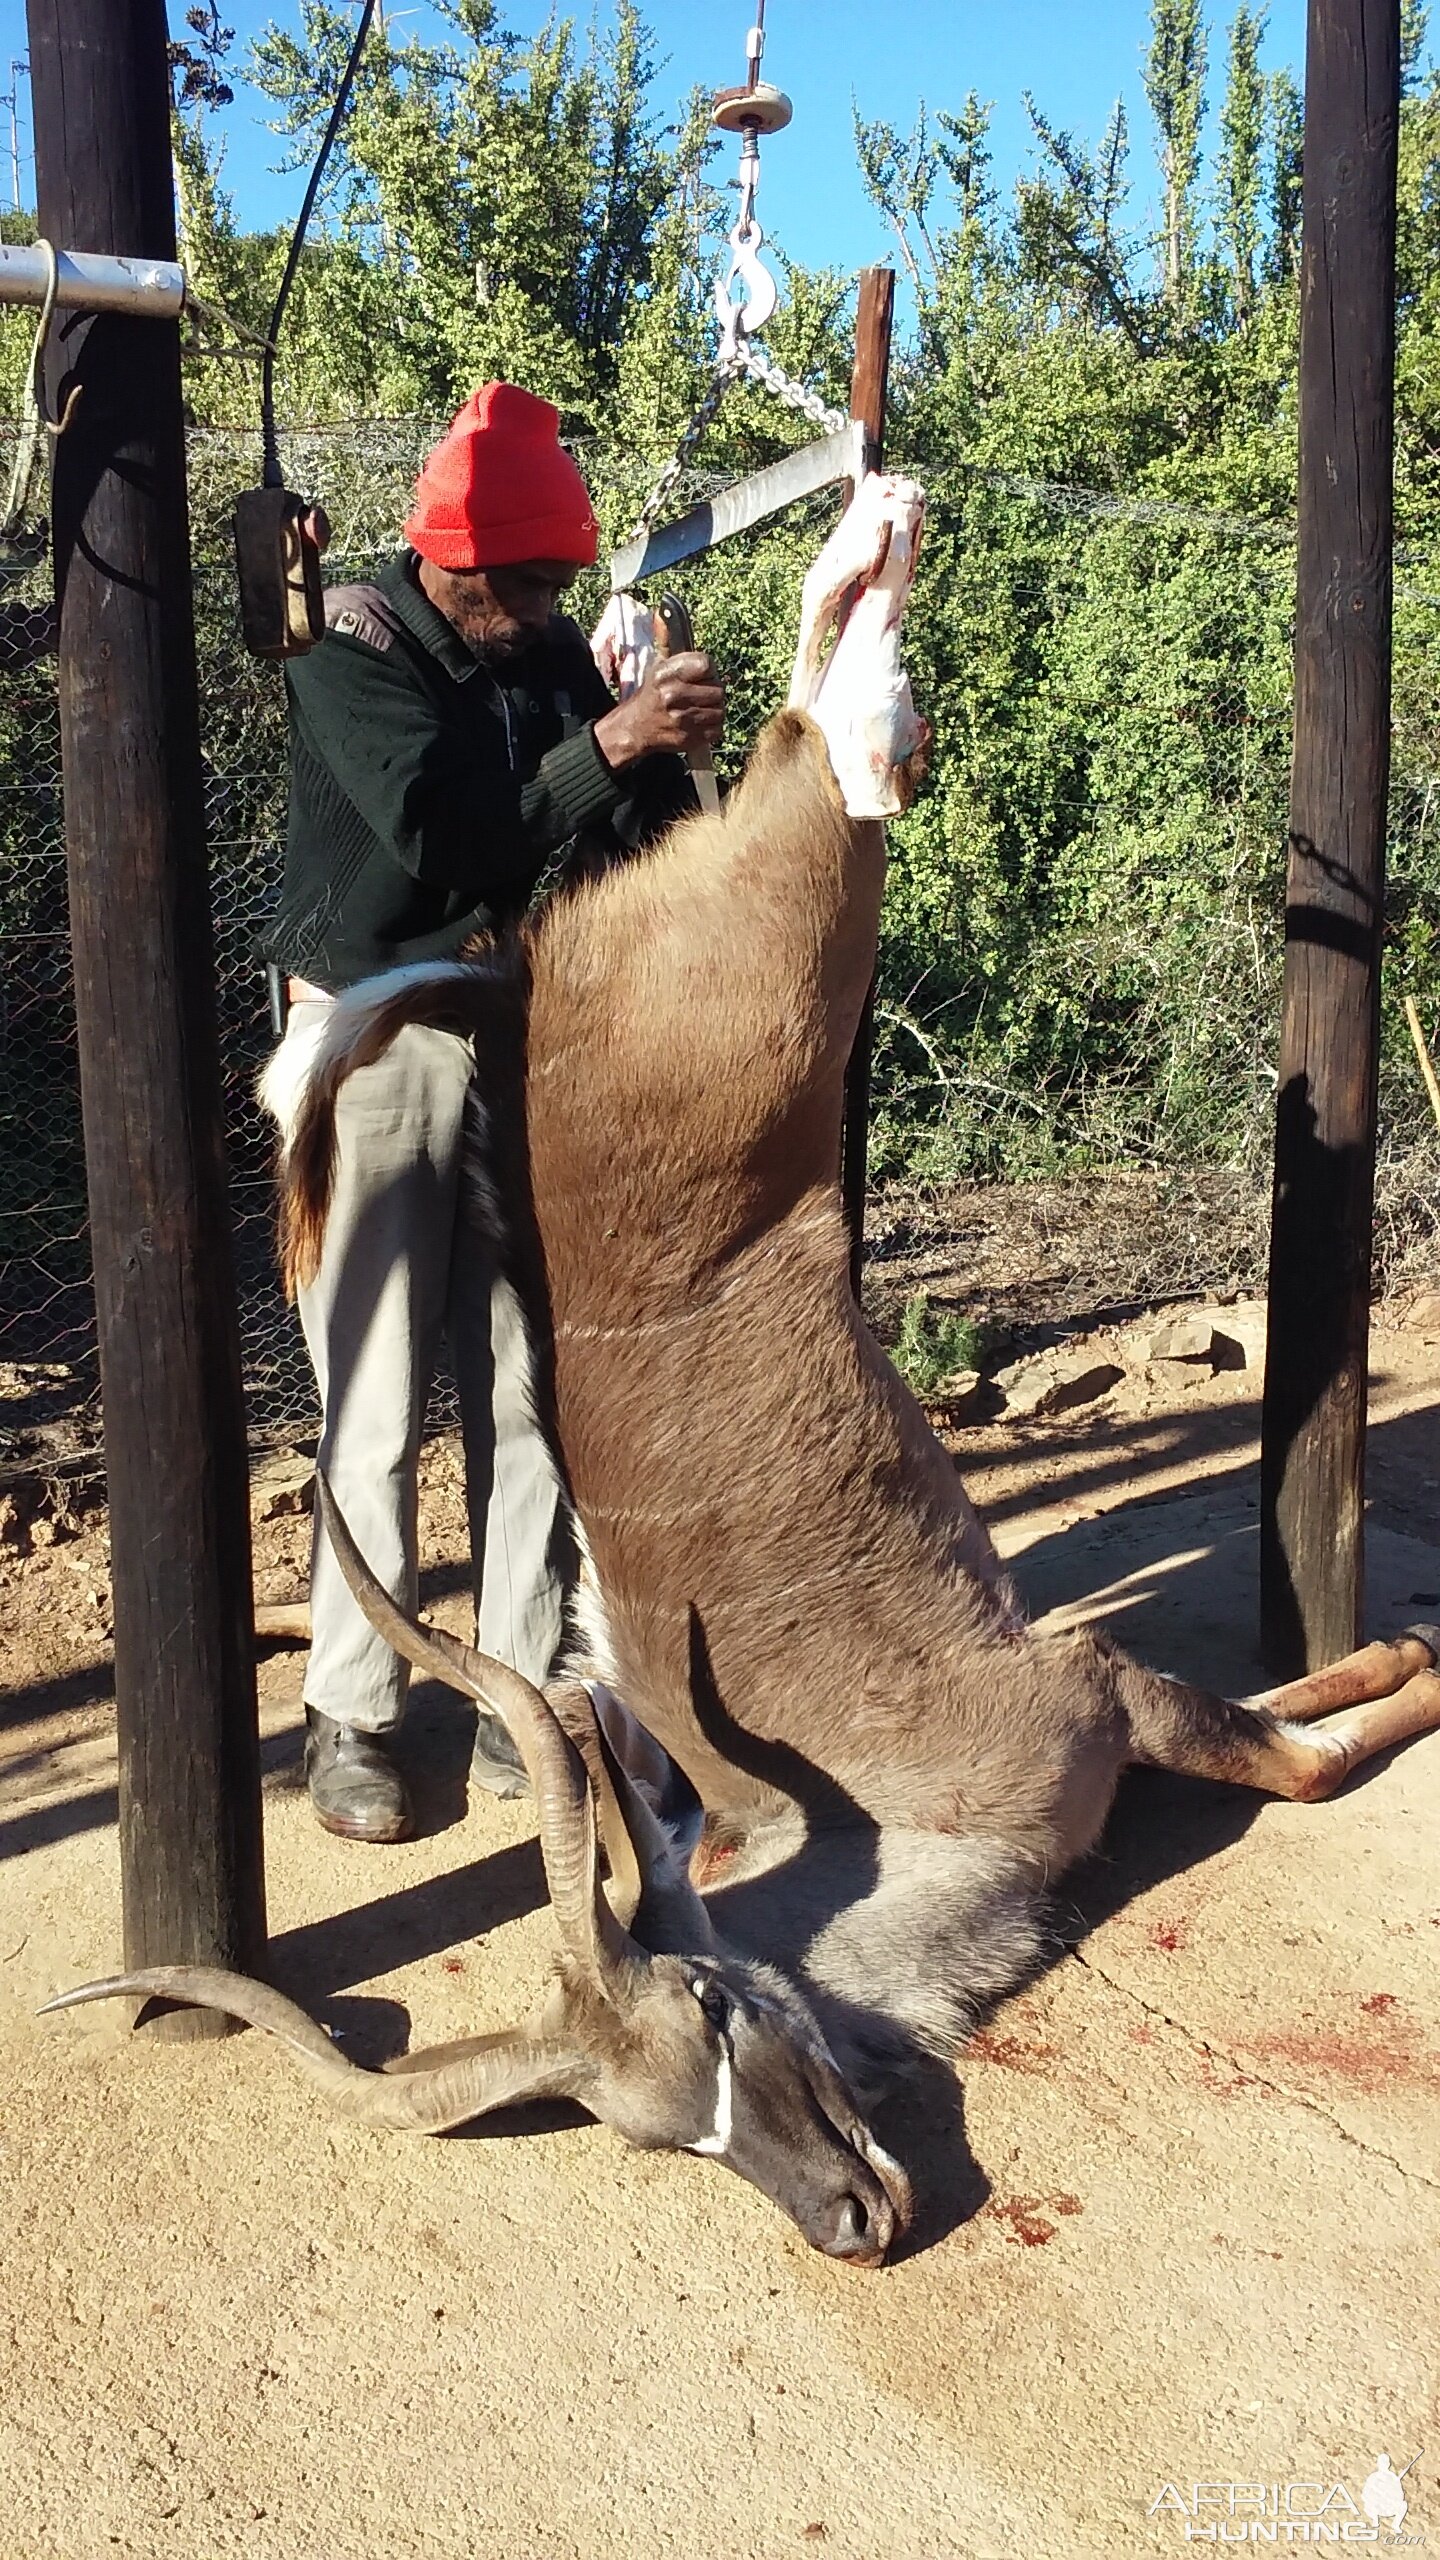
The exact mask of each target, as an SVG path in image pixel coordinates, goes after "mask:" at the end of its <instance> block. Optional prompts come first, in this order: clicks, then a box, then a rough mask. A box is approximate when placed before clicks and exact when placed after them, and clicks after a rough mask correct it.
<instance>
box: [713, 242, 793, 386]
mask: <svg viewBox="0 0 1440 2560" xmlns="http://www.w3.org/2000/svg"><path fill="white" fill-rule="evenodd" d="M729 241H730V251H731V257H730V272H729V274H728V275H727V276H726V277H725V278H724V280H723V282H722V280H721V279H720V277H718V276H717V277H716V279H715V310H716V315H717V317H718V319H719V322H720V347H719V352H718V356H717V362H718V363H720V364H735V363H738V361H739V359H740V357H741V356H742V354H743V352H744V349H743V346H742V343H741V342H742V340H744V339H747V338H752V337H754V336H756V335H757V333H758V332H759V331H760V330H761V329H763V328H764V326H765V323H766V321H767V320H768V319H770V317H771V316H772V314H773V312H774V309H775V305H776V304H777V302H778V301H779V299H780V287H779V285H778V284H777V283H776V281H775V278H774V277H773V276H772V274H771V273H770V270H769V268H768V267H766V266H763V265H762V264H761V260H760V252H761V250H762V248H763V247H764V245H765V234H764V232H763V231H762V230H761V228H760V225H759V223H758V222H757V221H756V219H755V216H754V214H753V213H750V212H748V211H747V212H746V213H743V214H742V215H741V217H740V220H739V221H738V222H737V223H736V225H735V228H734V230H733V231H732V232H731V233H730V234H729ZM737 284H741V285H743V286H744V288H745V298H744V300H743V301H742V302H737V301H736V300H735V287H736V285H737Z"/></svg>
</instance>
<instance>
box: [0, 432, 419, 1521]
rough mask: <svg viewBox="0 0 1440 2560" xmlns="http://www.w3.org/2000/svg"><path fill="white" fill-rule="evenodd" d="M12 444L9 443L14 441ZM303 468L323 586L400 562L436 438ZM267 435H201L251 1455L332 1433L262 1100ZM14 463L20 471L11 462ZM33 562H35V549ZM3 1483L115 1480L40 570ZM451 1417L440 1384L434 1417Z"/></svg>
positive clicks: (13, 1050) (27, 669) (9, 873)
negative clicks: (242, 627)
mask: <svg viewBox="0 0 1440 2560" xmlns="http://www.w3.org/2000/svg"><path fill="white" fill-rule="evenodd" d="M11 432H12V435H13V430H12V431H11ZM294 441H295V444H296V446H297V447H298V450H296V451H294V452H293V453H292V455H291V456H290V462H291V468H292V470H293V471H297V472H299V474H300V475H301V476H300V478H299V481H298V484H297V485H299V486H301V487H308V488H313V489H314V490H315V491H316V494H317V495H319V496H321V497H322V498H324V499H325V501H326V503H327V504H328V505H330V506H331V507H332V509H333V511H334V515H335V520H336V531H337V541H336V545H335V549H334V552H333V553H332V555H331V561H330V563H329V564H327V574H330V573H333V574H334V575H335V576H336V577H339V578H345V577H354V576H365V575H368V574H373V572H374V570H375V568H376V567H378V565H379V564H380V562H381V560H382V559H383V558H384V557H385V555H386V553H387V552H388V551H389V550H390V549H392V548H393V546H394V542H395V538H396V527H397V525H398V523H399V521H400V519H401V516H402V514H403V510H404V501H405V499H406V497H407V496H408V493H409V489H410V487H411V485H412V482H413V478H414V472H415V467H416V462H417V460H418V457H419V455H420V453H421V452H423V450H424V449H425V447H426V445H427V443H428V442H430V441H433V428H432V424H431V422H429V421H426V420H415V421H409V420H407V421H404V422H402V423H401V424H399V425H397V426H396V427H394V428H387V427H384V426H381V427H378V428H377V427H375V426H371V425H367V426H366V428H365V429H364V431H363V434H358V435H357V434H354V433H348V434H345V435H336V434H334V433H331V434H329V435H317V436H314V437H303V438H298V439H295V440H294ZM252 444H253V440H252V439H250V438H246V437H241V436H238V435H236V434H234V433H225V432H221V433H210V432H207V431H204V430H198V431H193V432H192V436H191V440H190V474H191V513H192V533H193V541H194V554H195V572H194V601H195V622H196V637H197V646H198V652H199V663H200V713H201V752H202V757H203V764H204V777H205V811H206V828H207V844H208V852H209V860H210V881H211V903H212V911H213V917H214V931H215V961H216V982H217V997H218V1009H219V1032H220V1052H221V1064H222V1071H223V1077H224V1094H225V1117H226V1132H227V1138H228V1144H229V1154H230V1176H231V1201H232V1209H233V1217H234V1235H235V1256H236V1268H237V1278H238V1286H239V1298H240V1325H241V1340H242V1351H243V1360H244V1376H245V1391H246V1400H247V1411H248V1418H249V1424H250V1430H251V1435H252V1438H253V1439H255V1440H257V1441H262V1442H263V1441H266V1440H275V1439H279V1438H294V1437H300V1436H303V1435H305V1434H306V1433H307V1432H310V1431H313V1430H314V1429H316V1428H317V1427H318V1421H319V1416H318V1411H317V1406H316V1399H315V1390H314V1383H313V1380H312V1377H311V1374H310V1368H309V1363H308V1360H307V1358H306V1355H305V1349H304V1344H303V1341H302V1339H301V1336H300V1330H299V1326H298V1323H297V1322H296V1320H295V1317H294V1315H293V1313H292V1311H291V1310H290V1309H289V1308H288V1307H287V1306H286V1305H285V1303H284V1299H283V1297H282V1295H281V1291H280V1288H279V1285H278V1281H277V1278H276V1268H275V1255H274V1216H273V1199H274V1193H273V1156H274V1137H273V1131H272V1129H271V1127H270V1124H269V1123H268V1121H267V1120H266V1118H265V1116H264V1114H263V1113H262V1112H261V1111H260V1108H259V1106H258V1104H257V1103H256V1101H255V1098H254V1084H255V1077H256V1075H257V1073H258V1070H259V1068H260V1066H261V1065H262V1063H263V1061H264V1058H265V1056H266V1055H267V1053H268V1050H269V1048H270V1046H271V1045H272V1034H271V1031H270V1023H269V1012H268V1005H267V998H266V987H265V978H264V971H263V968H262V965H261V962H260V959H259V956H258V947H257V946H258V943H259V938H260V933H261V929H262V925H263V921H264V919H265V917H266V915H267V913H268V912H269V910H270V909H271V908H272V907H273V905H274V903H275V899H276V894H277V891H278V887H279V880H280V869H281V863H282V858H283V849H284V828H285V796H286V736H285V709H284V692H283V686H282V683H281V680H280V677H279V675H278V673H277V671H276V670H275V669H274V668H273V667H267V666H264V665H261V664H259V663H258V662H257V661H256V660H254V659H253V658H251V657H249V656H248V655H247V654H246V651H245V649H244V647H243V644H242V642H241V639H240V633H239V626H238V613H237V607H236V600H235V589H234V578H233V572H232V569H231V566H230V559H229V536H228V516H229V511H230V507H231V505H232V504H233V495H234V491H235V490H236V489H237V488H238V487H240V486H241V485H243V484H244V483H245V482H246V481H247V480H251V479H253V478H254V477H255V462H254V457H253V452H252V450H251V448H252ZM7 458H8V457H7ZM35 547H36V546H34V545H32V546H30V548H31V551H32V552H33V551H34V549H35ZM0 581H3V584H0V1477H3V1476H4V1475H5V1474H9V1473H14V1472H20V1473H24V1472H37V1473H52V1474H58V1473H65V1474H70V1473H82V1474H83V1473H84V1472H85V1471H86V1470H87V1468H90V1467H97V1466H98V1464H99V1455H98V1452H99V1368H98V1356H97V1350H96V1340H95V1308H94V1297H93V1291H92V1287H91V1277H90V1258H89V1248H88V1238H87V1228H86V1208H85V1158H84V1144H83V1136H82V1130H81V1115H80V1095H79V1083H78V1070H77V1063H76V1045H75V1014H74V994H73V986H72V981H71V971H70V941H69V920H68V911H67V901H66V879H65V841H64V822H63V810H62V803H61V787H60V742H59V719H58V707H57V701H56V684H55V659H54V655H53V622H54V613H53V602H52V597H51V593H50V585H49V563H48V561H47V560H46V559H44V558H43V557H42V558H39V559H36V558H33V557H29V558H27V557H26V556H25V555H24V552H23V551H22V552H21V555H20V556H19V557H18V558H17V557H15V556H13V554H12V557H11V558H10V559H9V560H8V561H4V562H0ZM448 1413H449V1391H448V1387H447V1385H446V1384H445V1383H443V1382H442V1383H441V1384H440V1385H439V1386H438V1388H437V1401H436V1406H435V1410H434V1412H433V1414H432V1420H436V1421H438V1420H444V1419H447V1418H448Z"/></svg>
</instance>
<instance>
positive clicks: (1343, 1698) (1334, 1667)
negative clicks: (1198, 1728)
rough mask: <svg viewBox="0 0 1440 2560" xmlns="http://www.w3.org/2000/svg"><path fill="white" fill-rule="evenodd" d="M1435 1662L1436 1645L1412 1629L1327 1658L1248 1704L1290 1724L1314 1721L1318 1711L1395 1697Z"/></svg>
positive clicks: (1324, 1712) (1329, 1712) (1329, 1711)
mask: <svg viewBox="0 0 1440 2560" xmlns="http://www.w3.org/2000/svg"><path fill="white" fill-rule="evenodd" d="M1435 1661H1436V1651H1435V1648H1434V1646H1432V1645H1430V1644H1428V1643H1427V1642H1426V1641H1425V1638H1424V1637H1423V1636H1421V1635H1418V1634H1409V1633H1407V1634H1405V1635H1402V1636H1396V1637H1395V1638H1394V1639H1393V1640H1392V1641H1391V1642H1390V1643H1388V1644H1383V1643H1382V1644H1366V1645H1362V1646H1361V1647H1360V1650H1359V1652H1358V1653H1347V1654H1346V1655H1345V1656H1344V1658H1343V1660H1341V1661H1339V1662H1331V1663H1327V1665H1326V1667H1325V1669H1324V1670H1323V1671H1312V1672H1310V1673H1308V1674H1307V1676H1306V1677H1305V1678H1304V1679H1303V1680H1291V1681H1289V1682H1287V1684H1286V1686H1285V1687H1284V1688H1283V1689H1267V1690H1266V1691H1265V1692H1264V1694H1263V1695H1262V1696H1260V1697H1255V1698H1251V1699H1250V1700H1249V1701H1248V1703H1249V1704H1250V1705H1251V1706H1252V1707H1263V1708H1264V1709H1265V1710H1266V1712H1267V1714H1269V1715H1272V1716H1280V1717H1283V1718H1284V1720H1285V1722H1286V1723H1287V1724H1310V1723H1311V1722H1313V1720H1314V1718H1315V1717H1316V1716H1328V1715H1333V1714H1334V1713H1335V1711H1336V1709H1337V1708H1339V1707H1354V1706H1359V1705H1361V1704H1362V1703H1363V1702H1364V1701H1365V1700H1366V1699H1367V1698H1388V1697H1390V1696H1391V1695H1392V1693H1393V1692H1394V1691H1395V1690H1396V1689H1399V1688H1403V1686H1404V1684H1405V1682H1406V1681H1407V1680H1410V1679H1413V1677H1414V1675H1415V1673H1416V1672H1417V1671H1429V1670H1430V1669H1431V1668H1432V1667H1433V1666H1434V1663H1435Z"/></svg>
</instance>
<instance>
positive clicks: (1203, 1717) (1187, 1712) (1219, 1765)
mask: <svg viewBox="0 0 1440 2560" xmlns="http://www.w3.org/2000/svg"><path fill="white" fill-rule="evenodd" d="M1412 1644H1413V1645H1414V1646H1415V1648H1416V1650H1417V1651H1418V1652H1420V1653H1422V1654H1424V1655H1426V1656H1427V1657H1428V1655H1429V1647H1428V1646H1427V1645H1425V1644H1424V1643H1423V1642H1422V1641H1421V1640H1419V1639H1416V1638H1402V1639H1401V1640H1400V1645H1399V1646H1396V1647H1394V1648H1390V1647H1379V1646H1375V1647H1371V1646H1367V1647H1366V1648H1365V1651H1366V1653H1367V1654H1370V1655H1376V1654H1379V1653H1381V1652H1390V1651H1395V1652H1398V1651H1400V1650H1401V1648H1402V1647H1405V1648H1408V1647H1409V1646H1410V1645H1412ZM1360 1659H1361V1657H1360V1656H1351V1658H1350V1662H1349V1663H1340V1664H1336V1665H1335V1666H1334V1669H1335V1670H1336V1671H1337V1672H1340V1673H1343V1674H1345V1677H1346V1680H1347V1682H1348V1681H1353V1678H1354V1673H1353V1668H1352V1666H1353V1665H1354V1663H1355V1662H1357V1661H1359V1660H1360ZM1111 1676H1112V1679H1113V1682H1114V1687H1115V1692H1116V1696H1117V1698H1118V1700H1119V1703H1120V1704H1121V1706H1122V1707H1123V1709H1124V1711H1125V1714H1126V1717H1127V1719H1128V1721H1129V1726H1130V1738H1131V1756H1132V1757H1133V1758H1134V1759H1136V1760H1138V1761H1141V1762H1144V1763H1146V1764H1147V1765H1148V1766H1150V1767H1152V1768H1157V1769H1173V1770H1176V1771H1177V1772H1179V1773H1180V1774H1181V1775H1182V1776H1185V1777H1190V1778H1215V1779H1219V1780H1220V1781H1221V1782H1222V1783H1224V1784H1227V1785H1229V1786H1240V1787H1256V1788H1258V1789H1259V1790H1260V1791H1261V1793H1262V1794H1265V1795H1273V1796H1285V1797H1287V1798H1289V1799H1290V1801H1291V1802H1293V1803H1298V1804H1317V1803H1319V1801H1320V1799H1321V1798H1322V1797H1324V1796H1331V1795H1333V1794H1334V1793H1335V1790H1336V1788H1337V1787H1340V1786H1343V1785H1344V1783H1345V1780H1346V1779H1347V1778H1348V1777H1349V1775H1350V1772H1351V1771H1352V1769H1356V1768H1358V1767H1359V1765H1360V1763H1361V1761H1362V1760H1369V1759H1373V1757H1374V1755H1375V1753H1376V1752H1377V1751H1387V1750H1388V1749H1389V1748H1390V1746H1391V1744H1392V1743H1396V1742H1408V1741H1409V1740H1410V1739H1411V1737H1412V1736H1413V1735H1415V1734H1421V1733H1434V1732H1436V1731H1437V1730H1440V1671H1434V1670H1428V1669H1427V1670H1420V1671H1416V1672H1414V1673H1413V1674H1412V1676H1411V1677H1410V1678H1409V1679H1406V1680H1404V1681H1403V1684H1402V1685H1401V1686H1400V1687H1398V1688H1396V1689H1393V1690H1391V1691H1389V1692H1382V1693H1380V1694H1379V1695H1375V1694H1373V1693H1372V1695H1371V1696H1370V1697H1369V1698H1368V1700H1367V1699H1364V1697H1363V1691H1362V1693H1361V1696H1362V1700H1363V1702H1362V1703H1359V1704H1352V1705H1350V1706H1348V1707H1347V1709H1346V1712H1345V1713H1344V1714H1343V1715H1337V1716H1336V1717H1335V1718H1334V1721H1333V1722H1331V1723H1328V1724H1323V1725H1319V1726H1316V1725H1312V1724H1310V1723H1308V1722H1307V1723H1304V1724H1301V1723H1299V1722H1297V1721H1296V1720H1295V1719H1293V1718H1291V1717H1289V1716H1285V1717H1281V1716H1278V1715H1277V1714H1276V1713H1275V1711H1274V1704H1273V1702H1272V1703H1271V1704H1270V1705H1266V1706H1261V1705H1241V1704H1240V1703H1239V1702H1238V1701H1237V1700H1235V1699H1231V1698H1217V1697H1214V1696H1212V1695H1211V1694H1210V1693H1209V1692H1208V1691H1206V1690H1204V1689H1192V1688H1189V1687H1187V1685H1186V1684H1185V1683H1184V1682H1183V1681H1180V1680H1165V1679H1162V1678H1161V1677H1160V1675H1159V1674H1158V1673H1157V1672H1153V1671H1147V1670H1145V1669H1144V1668H1143V1667H1142V1666H1141V1665H1140V1664H1138V1663H1132V1662H1127V1661H1126V1660H1125V1658H1124V1656H1123V1655H1121V1654H1119V1653H1116V1654H1114V1655H1112V1657H1111ZM1318 1676H1319V1677H1320V1678H1322V1679H1323V1678H1326V1677H1328V1676H1329V1675H1328V1674H1323V1673H1322V1674H1320V1675H1318ZM1362 1676H1363V1675H1362ZM1370 1676H1371V1677H1372V1678H1374V1677H1378V1676H1379V1671H1378V1668H1376V1667H1374V1666H1372V1669H1371V1674H1370ZM1296 1685H1297V1686H1301V1685H1306V1686H1308V1684H1300V1683H1297V1684H1296ZM1351 1694H1352V1696H1353V1694H1354V1693H1353V1689H1352V1693H1351ZM1284 1695H1285V1693H1284V1692H1283V1691H1280V1692H1277V1696H1280V1697H1283V1696H1284ZM1312 1712H1314V1711H1313V1710H1312Z"/></svg>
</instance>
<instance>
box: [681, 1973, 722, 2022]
mask: <svg viewBox="0 0 1440 2560" xmlns="http://www.w3.org/2000/svg"><path fill="white" fill-rule="evenodd" d="M690 1988H691V1990H692V1991H693V1992H694V1994H695V1997H696V1999H697V2000H698V2001H699V2003H700V2006H701V2008H702V2010H703V2011H704V2013H705V2016H706V2017H707V2018H708V2019H709V2021H710V2024H711V2026H712V2027H713V2028H714V2029H715V2032H716V2034H717V2035H723V2034H724V2032H725V2030H726V2028H727V2027H728V2026H729V2024H730V2014H731V2012H730V2002H729V2000H728V1998H727V1997H726V1994H725V1993H724V1992H723V1991H722V1990H721V1988H720V1985H719V1983H718V1982H714V1981H712V1980H711V1979H710V1978H709V1976H708V1975H705V1974H697V1975H696V1977H695V1980H694V1981H693V1982H692V1983H691V1985H690Z"/></svg>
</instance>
